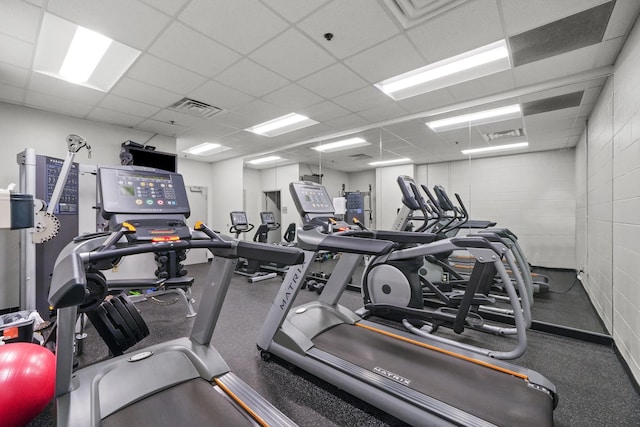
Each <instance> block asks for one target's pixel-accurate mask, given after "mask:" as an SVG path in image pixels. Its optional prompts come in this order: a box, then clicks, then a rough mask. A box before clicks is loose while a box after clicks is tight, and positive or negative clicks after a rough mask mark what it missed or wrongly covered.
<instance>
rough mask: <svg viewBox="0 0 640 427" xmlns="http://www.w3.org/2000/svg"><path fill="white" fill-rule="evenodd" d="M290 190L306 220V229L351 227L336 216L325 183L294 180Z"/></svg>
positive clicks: (325, 229)
mask: <svg viewBox="0 0 640 427" xmlns="http://www.w3.org/2000/svg"><path fill="white" fill-rule="evenodd" d="M289 191H290V192H291V197H292V198H293V202H294V203H295V205H296V208H297V209H298V212H299V213H300V216H301V217H302V218H303V219H304V221H305V225H304V228H305V229H310V228H315V227H319V226H322V227H323V229H324V231H326V232H328V231H330V230H336V231H337V230H348V229H350V228H351V226H350V225H349V224H347V223H346V222H344V221H342V220H338V219H336V218H334V208H333V201H332V200H331V197H329V193H328V192H327V189H326V188H325V186H324V185H322V184H316V183H315V182H309V181H298V182H292V183H291V184H289Z"/></svg>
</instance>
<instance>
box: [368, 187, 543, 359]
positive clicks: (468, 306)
mask: <svg viewBox="0 0 640 427" xmlns="http://www.w3.org/2000/svg"><path fill="white" fill-rule="evenodd" d="M398 184H399V185H400V189H401V191H402V195H403V204H404V205H405V206H408V207H409V208H412V211H417V210H419V211H420V212H422V214H423V217H422V218H421V219H422V220H423V221H424V224H423V225H422V226H421V227H418V228H417V229H416V230H415V231H416V232H422V231H423V230H424V229H426V228H427V227H428V226H429V225H433V224H435V223H436V222H437V221H439V220H440V218H439V217H438V215H437V214H436V213H435V212H436V210H435V207H433V206H428V205H427V204H426V202H425V201H424V199H423V198H422V196H421V194H420V191H419V190H418V187H417V186H416V184H415V182H413V180H412V179H411V178H409V177H406V176H401V177H399V178H398ZM432 203H433V201H432ZM399 216H400V214H399ZM407 218H409V216H407ZM402 231H404V230H402ZM421 234H427V235H431V236H432V240H433V241H434V243H432V244H430V246H433V247H434V248H439V249H435V250H431V251H428V253H427V252H425V253H422V252H420V254H419V255H417V256H416V257H414V258H404V259H402V260H394V261H391V262H390V261H387V260H386V259H384V257H377V258H374V259H373V260H372V261H371V262H370V263H369V264H368V265H367V267H366V268H365V271H364V273H363V277H362V292H363V299H364V304H365V306H364V309H363V310H362V311H361V312H360V313H361V314H363V315H374V316H377V317H381V318H386V319H391V320H393V321H398V322H401V323H402V324H403V325H404V326H405V327H406V328H407V329H408V330H410V331H411V332H413V333H415V334H417V335H423V336H429V337H431V338H433V339H435V340H439V341H445V342H447V343H450V344H452V345H455V346H458V347H461V348H465V349H467V350H470V351H475V352H479V353H481V354H491V355H492V357H496V358H503V359H511V358H516V357H519V356H520V355H522V354H523V353H524V351H525V350H526V329H528V328H529V326H530V324H531V313H530V305H529V299H528V295H527V294H526V290H525V285H524V281H523V278H522V276H521V275H520V274H519V271H518V269H517V268H516V267H515V259H514V257H513V254H512V253H511V250H510V247H509V245H508V243H506V242H504V241H503V240H502V239H501V238H500V237H499V236H497V235H495V234H492V233H482V234H481V235H478V236H479V237H483V238H484V239H486V240H488V241H490V242H491V243H492V244H493V245H494V247H495V248H497V249H498V251H499V254H500V255H499V256H500V257H502V258H504V259H505V260H507V263H508V265H510V267H511V270H512V271H514V274H515V275H516V279H515V283H516V286H514V284H513V283H512V281H511V280H510V279H509V278H508V277H507V275H506V270H504V271H501V270H503V269H496V265H497V263H494V262H486V261H487V260H484V259H482V257H478V256H477V255H474V256H475V259H476V263H475V265H474V267H473V271H472V273H471V275H470V277H469V278H468V280H466V281H465V283H464V287H462V288H460V289H445V290H443V289H441V288H439V287H438V286H435V285H434V284H433V283H431V282H430V281H429V280H428V278H427V277H426V275H425V274H423V273H422V270H423V268H424V267H423V265H424V264H425V262H426V261H425V258H427V257H438V256H440V255H441V254H448V253H450V252H451V251H455V250H459V249H461V248H460V247H457V246H456V245H452V244H450V242H451V239H450V238H447V237H446V236H445V235H443V234H442V233H424V232H423V233H421ZM470 245H471V246H470V247H471V249H473V245H472V243H470ZM413 246H415V244H413ZM408 247H411V244H409V245H408ZM467 250H469V248H467ZM495 256H497V255H495ZM492 261H495V260H492ZM496 275H499V276H500V277H501V278H502V280H503V282H504V286H505V289H506V292H507V295H508V296H507V301H508V303H509V304H510V306H511V312H512V313H513V316H514V317H516V318H518V319H520V320H519V321H517V322H515V324H516V326H515V327H511V326H505V325H502V324H493V323H488V322H487V321H485V319H484V318H483V317H482V316H481V314H480V313H479V307H481V306H483V307H484V306H491V305H493V304H495V299H494V298H493V297H492V296H491V295H490V293H489V292H490V290H491V287H492V284H493V280H494V277H495V276H496ZM516 287H517V291H516ZM518 294H520V298H519V295H518ZM440 326H445V327H449V328H451V329H452V330H453V331H454V332H455V333H457V334H461V333H462V332H463V331H464V330H465V329H466V328H471V329H475V330H480V331H483V332H489V333H491V334H496V335H515V336H516V337H517V344H516V346H515V347H514V348H513V349H512V350H511V351H498V352H496V351H493V350H490V349H487V348H482V347H476V346H469V345H466V344H463V343H460V342H457V341H452V340H450V339H448V338H443V337H440V336H435V335H433V333H435V332H436V331H437V330H438V328H439V327H440Z"/></svg>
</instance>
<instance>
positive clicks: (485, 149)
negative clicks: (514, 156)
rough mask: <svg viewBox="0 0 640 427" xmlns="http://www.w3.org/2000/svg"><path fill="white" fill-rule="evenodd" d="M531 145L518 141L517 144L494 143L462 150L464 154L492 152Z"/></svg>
mask: <svg viewBox="0 0 640 427" xmlns="http://www.w3.org/2000/svg"><path fill="white" fill-rule="evenodd" d="M528 146H529V143H528V142H517V143H515V144H506V145H492V146H488V147H480V148H470V149H468V150H462V154H465V155H467V154H478V153H490V152H494V151H503V150H516V149H519V148H526V147H528Z"/></svg>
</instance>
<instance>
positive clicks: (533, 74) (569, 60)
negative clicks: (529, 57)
mask: <svg viewBox="0 0 640 427" xmlns="http://www.w3.org/2000/svg"><path fill="white" fill-rule="evenodd" d="M599 47H600V44H595V45H591V46H587V47H583V48H581V49H576V50H572V51H571V52H567V53H564V54H562V55H556V56H552V57H550V58H545V59H541V60H540V61H535V62H530V63H528V64H525V65H521V66H519V67H516V68H514V69H513V74H514V76H515V79H516V83H517V84H518V85H519V86H523V85H529V84H532V83H538V82H541V81H547V80H553V79H556V78H559V77H564V76H568V75H571V74H575V73H578V72H580V71H586V70H588V69H590V68H593V64H594V62H595V60H596V58H597V54H598V49H599Z"/></svg>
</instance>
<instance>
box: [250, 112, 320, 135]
mask: <svg viewBox="0 0 640 427" xmlns="http://www.w3.org/2000/svg"><path fill="white" fill-rule="evenodd" d="M317 123H318V122H316V121H315V120H312V119H310V118H308V117H306V116H303V115H301V114H296V113H290V114H287V115H284V116H282V117H278V118H276V119H273V120H269V121H268V122H264V123H260V124H257V125H255V126H252V127H250V128H247V129H245V130H246V131H247V132H253V133H257V134H258V135H264V136H269V137H271V136H278V135H282V134H284V133H288V132H293V131H294V130H298V129H302V128H306V127H307V126H312V125H315V124H317Z"/></svg>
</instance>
